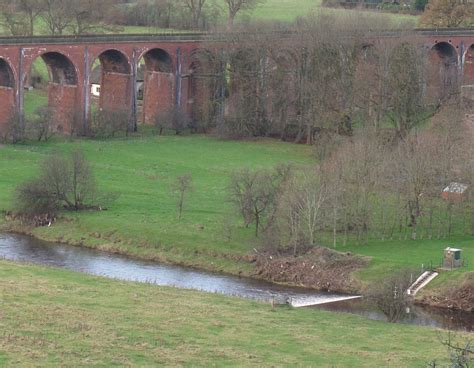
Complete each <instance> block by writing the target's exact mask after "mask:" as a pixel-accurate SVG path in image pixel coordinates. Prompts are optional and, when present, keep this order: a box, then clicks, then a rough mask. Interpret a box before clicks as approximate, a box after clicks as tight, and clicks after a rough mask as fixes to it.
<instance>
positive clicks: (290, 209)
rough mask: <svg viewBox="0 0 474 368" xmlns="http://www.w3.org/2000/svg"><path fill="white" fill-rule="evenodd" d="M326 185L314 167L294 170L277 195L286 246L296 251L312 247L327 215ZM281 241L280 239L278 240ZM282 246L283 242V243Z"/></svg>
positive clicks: (281, 228) (281, 229)
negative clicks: (286, 235)
mask: <svg viewBox="0 0 474 368" xmlns="http://www.w3.org/2000/svg"><path fill="white" fill-rule="evenodd" d="M329 190H330V189H329V188H328V186H327V183H326V182H325V180H324V177H322V176H321V175H318V174H317V173H316V170H314V169H313V170H311V169H309V170H308V169H306V170H302V171H297V172H295V173H294V174H293V175H292V176H291V178H290V179H289V180H288V181H287V182H286V184H285V186H284V190H283V191H282V193H281V195H280V196H279V197H278V213H277V215H278V217H279V219H280V234H282V235H283V234H288V240H285V243H286V242H287V245H289V246H291V248H292V249H293V254H295V255H296V254H297V252H298V250H299V249H300V247H306V246H313V245H315V244H316V241H317V238H318V237H317V232H318V230H319V229H321V228H323V225H324V219H325V215H326V214H327V211H326V210H327V205H328V198H329V195H328V192H329ZM280 242H281V241H280ZM285 245H286V244H285Z"/></svg>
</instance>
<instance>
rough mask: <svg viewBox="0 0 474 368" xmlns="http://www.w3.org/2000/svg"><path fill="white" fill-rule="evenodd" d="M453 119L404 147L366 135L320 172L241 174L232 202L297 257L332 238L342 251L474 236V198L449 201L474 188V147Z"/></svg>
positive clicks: (345, 143) (337, 148)
mask: <svg viewBox="0 0 474 368" xmlns="http://www.w3.org/2000/svg"><path fill="white" fill-rule="evenodd" d="M448 119H449V120H446V121H444V122H443V124H441V126H440V127H436V128H433V129H429V130H427V131H423V132H412V133H410V134H409V135H407V136H406V137H405V139H404V140H401V141H399V142H397V143H396V144H390V145H387V144H386V142H385V141H383V140H382V139H381V138H380V137H377V136H374V135H373V134H372V133H370V132H368V131H366V130H364V131H362V132H359V133H358V134H357V135H356V136H354V137H351V138H345V139H343V140H342V141H339V142H337V143H336V142H335V141H333V142H329V143H326V144H325V145H326V146H327V147H326V150H327V152H330V153H328V154H327V155H326V156H325V158H323V159H322V160H320V163H319V164H318V165H317V166H316V167H312V168H311V167H308V168H303V169H299V168H297V167H285V169H284V170H282V168H281V167H278V168H276V169H275V170H274V171H272V172H265V171H259V172H252V171H249V170H245V171H241V172H237V173H235V174H234V175H233V177H232V180H231V186H230V188H231V189H230V193H231V198H232V201H233V202H234V203H236V204H237V206H236V208H237V209H238V211H239V213H240V214H241V216H242V219H243V221H244V224H245V225H247V226H248V225H250V224H255V228H256V235H258V234H261V233H262V231H263V233H264V234H265V236H264V237H263V240H264V242H265V243H267V244H269V245H271V247H273V249H279V248H286V249H288V248H290V249H292V250H293V252H294V253H298V252H299V251H301V250H304V249H305V248H306V247H307V246H313V245H315V244H318V243H321V242H322V241H323V240H324V242H325V243H329V242H330V239H331V238H332V245H333V246H334V247H336V246H337V245H338V244H339V245H341V244H345V242H346V241H347V240H348V238H351V239H353V240H354V239H356V240H357V241H359V242H366V241H367V240H368V239H369V238H376V239H379V240H382V241H383V240H390V239H402V238H403V239H406V238H411V239H419V238H441V237H446V236H450V235H451V234H453V233H454V232H457V233H469V234H473V233H474V222H473V220H474V206H473V199H472V198H468V197H466V198H464V200H463V201H459V202H456V201H449V200H448V201H447V200H443V199H441V192H442V190H443V189H444V188H445V187H446V186H447V185H449V183H450V182H461V183H464V184H467V185H472V184H473V183H474V177H473V173H474V166H473V165H474V162H473V161H474V160H473V156H472V155H473V153H472V150H471V148H470V144H471V143H472V142H470V140H469V138H465V137H463V133H462V130H461V128H460V125H459V123H451V121H452V119H453V117H452V116H450V117H449V118H448ZM457 122H458V121H457ZM318 155H319V153H318ZM319 157H320V156H319Z"/></svg>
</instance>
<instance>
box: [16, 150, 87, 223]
mask: <svg viewBox="0 0 474 368" xmlns="http://www.w3.org/2000/svg"><path fill="white" fill-rule="evenodd" d="M95 194H96V189H95V180H94V176H93V173H92V170H91V168H90V165H89V163H88V162H87V160H86V159H85V157H84V156H83V154H82V153H81V152H79V151H75V152H73V153H72V154H71V155H70V156H69V157H68V156H65V155H62V154H53V155H51V156H50V157H48V158H47V159H46V160H45V161H44V162H43V163H42V165H41V167H40V176H39V177H38V178H36V179H32V180H30V181H28V182H26V183H23V184H20V186H19V187H18V188H17V208H18V210H19V211H20V212H25V213H31V214H35V215H38V214H42V213H44V212H47V213H55V212H57V211H59V210H60V209H61V208H65V209H68V210H74V211H78V210H81V209H85V208H93V207H94V205H93V204H92V201H93V200H94V199H95Z"/></svg>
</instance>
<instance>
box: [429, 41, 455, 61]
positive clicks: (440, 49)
mask: <svg viewBox="0 0 474 368" xmlns="http://www.w3.org/2000/svg"><path fill="white" fill-rule="evenodd" d="M430 54H431V55H430V58H431V60H432V61H433V62H438V63H443V64H444V65H446V66H452V65H456V64H457V62H458V54H457V51H456V49H455V48H454V46H453V45H451V44H450V43H449V42H438V43H436V44H435V45H434V46H433V47H432V48H431V50H430Z"/></svg>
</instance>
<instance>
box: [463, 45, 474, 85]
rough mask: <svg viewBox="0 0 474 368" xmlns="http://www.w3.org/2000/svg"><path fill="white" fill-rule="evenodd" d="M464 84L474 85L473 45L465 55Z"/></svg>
mask: <svg viewBox="0 0 474 368" xmlns="http://www.w3.org/2000/svg"><path fill="white" fill-rule="evenodd" d="M463 77H464V78H463V84H466V85H473V84H474V44H472V45H471V46H470V47H469V48H468V49H467V50H466V53H465V54H464V76H463Z"/></svg>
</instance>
